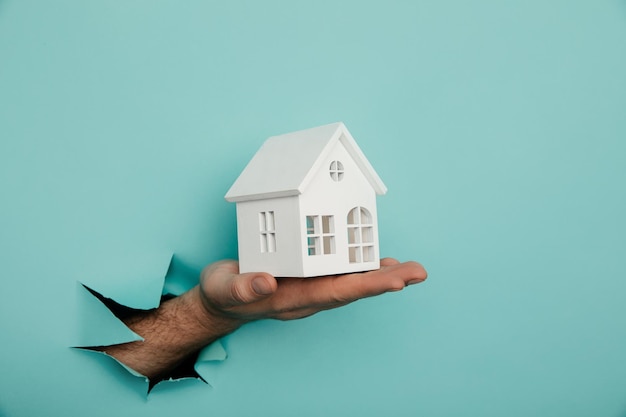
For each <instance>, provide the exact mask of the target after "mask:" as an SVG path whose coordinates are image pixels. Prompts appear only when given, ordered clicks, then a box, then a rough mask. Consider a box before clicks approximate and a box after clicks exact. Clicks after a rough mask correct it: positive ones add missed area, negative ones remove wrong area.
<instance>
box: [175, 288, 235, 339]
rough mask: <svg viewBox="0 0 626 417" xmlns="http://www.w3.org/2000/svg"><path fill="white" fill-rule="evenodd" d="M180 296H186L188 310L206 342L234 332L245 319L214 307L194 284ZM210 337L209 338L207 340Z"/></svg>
mask: <svg viewBox="0 0 626 417" xmlns="http://www.w3.org/2000/svg"><path fill="white" fill-rule="evenodd" d="M182 297H186V298H188V300H186V302H188V303H189V304H188V310H189V312H190V314H192V315H193V316H194V318H195V321H196V323H198V325H199V326H201V327H202V331H203V332H204V333H205V334H206V335H207V344H208V343H211V342H213V341H214V340H217V339H219V338H220V337H222V336H225V335H227V334H229V333H232V332H234V331H235V330H237V329H238V328H239V327H241V326H242V325H244V324H245V323H246V322H247V321H246V320H243V319H241V318H238V317H233V316H230V315H228V314H226V313H225V312H223V311H221V310H219V309H217V308H215V307H214V306H212V305H211V303H210V302H209V301H208V300H207V298H206V296H205V295H204V294H203V293H202V291H201V289H200V287H199V286H195V287H194V288H192V289H191V290H189V291H188V292H187V293H185V294H183V296H182ZM209 339H210V340H209Z"/></svg>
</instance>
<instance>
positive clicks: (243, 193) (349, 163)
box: [226, 123, 387, 277]
mask: <svg viewBox="0 0 626 417" xmlns="http://www.w3.org/2000/svg"><path fill="white" fill-rule="evenodd" d="M386 192H387V188H386V187H385V184H383V182H382V181H381V179H380V178H379V177H378V174H376V171H374V169H373V168H372V166H371V165H370V163H369V162H368V160H367V159H366V158H365V155H363V152H362V151H361V149H360V148H359V147H358V145H357V144H356V142H355V141H354V139H353V138H352V136H351V135H350V132H348V129H346V127H345V125H344V124H343V123H333V124H329V125H325V126H320V127H315V128H312V129H307V130H301V131H298V132H293V133H287V134H285V135H280V136H273V137H270V138H269V139H267V141H266V142H265V143H264V144H263V146H261V148H260V149H259V150H258V152H257V153H256V154H255V155H254V157H253V158H252V160H251V161H250V162H249V163H248V165H247V166H246V168H245V169H244V170H243V172H242V173H241V175H240V176H239V178H237V180H236V181H235V183H234V184H233V185H232V187H231V188H230V190H229V191H228V193H227V194H226V200H228V201H230V202H235V203H236V204H237V229H238V230H237V235H238V240H239V268H240V271H241V272H269V273H270V274H272V275H274V276H278V277H287V276H289V277H313V276H319V275H330V274H340V273H347V272H357V271H367V270H372V269H378V268H379V267H380V258H379V251H378V222H377V219H376V194H385V193H386Z"/></svg>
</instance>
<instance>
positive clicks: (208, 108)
mask: <svg viewBox="0 0 626 417" xmlns="http://www.w3.org/2000/svg"><path fill="white" fill-rule="evenodd" d="M339 120H341V121H344V122H345V123H346V125H347V126H348V128H349V129H350V131H351V133H352V134H353V136H354V137H355V138H356V140H357V141H358V142H359V144H360V146H361V147H362V149H363V151H364V152H365V154H366V155H367V156H368V158H369V159H370V161H371V162H372V164H373V165H374V167H375V168H376V169H377V171H378V172H379V174H380V175H381V177H382V178H383V180H384V181H385V182H386V184H387V186H388V187H389V189H390V192H389V193H388V195H387V196H385V197H383V198H381V199H380V200H379V213H380V227H381V249H382V253H383V255H387V256H395V257H398V258H399V259H402V260H406V259H417V260H420V261H421V262H423V263H424V264H425V265H426V266H427V268H428V270H429V273H430V279H429V281H428V282H427V283H425V284H422V285H419V286H416V287H411V288H409V289H406V290H405V291H403V292H401V293H397V294H389V295H385V296H382V297H379V298H376V299H369V300H365V301H362V302H359V303H357V304H354V305H351V306H348V307H345V308H343V309H340V310H335V311H331V312H325V313H321V314H319V315H317V316H314V317H312V318H309V319H306V320H302V321H297V322H289V323H283V322H274V321H264V322H258V323H253V324H250V325H247V326H245V327H244V328H242V329H240V330H239V331H237V332H236V333H235V334H233V335H231V336H230V337H228V338H227V339H226V340H225V344H226V347H227V350H228V351H229V354H230V357H229V359H228V360H227V361H226V362H224V363H223V364H215V365H203V368H202V371H203V372H204V373H205V374H206V375H208V379H209V380H210V381H211V382H212V384H213V387H208V386H206V385H203V384H201V383H197V382H193V381H188V382H182V383H179V384H175V385H170V386H167V387H161V386H160V387H157V389H156V390H155V391H154V393H153V394H151V396H150V398H149V399H148V400H145V398H144V397H143V396H142V394H141V386H140V384H138V380H137V379H136V378H134V377H132V376H130V375H129V374H127V373H126V372H125V371H123V370H122V369H121V368H119V367H116V366H114V365H113V363H112V362H111V361H110V360H108V359H107V358H104V357H100V356H99V355H98V356H96V355H93V354H88V353H85V352H81V351H76V350H72V349H69V348H68V347H67V346H68V345H70V344H71V343H72V340H73V338H74V337H75V336H76V332H77V331H78V329H79V328H80V326H79V325H78V322H79V321H80V318H81V317H80V314H81V313H80V311H79V310H80V308H78V307H79V303H78V301H77V291H76V288H77V287H76V281H77V280H87V279H88V278H91V277H94V276H97V277H101V278H102V277H106V279H107V280H110V281H107V282H109V283H113V284H120V285H122V286H123V285H126V284H127V285H129V286H130V287H132V288H133V289H134V288H136V285H137V282H143V281H142V280H144V279H145V280H147V281H149V280H150V279H153V278H155V277H154V276H148V275H150V274H149V272H150V271H152V270H153V269H155V268H157V269H158V267H159V265H161V263H162V259H163V258H162V256H164V255H163V253H166V254H167V253H170V252H174V253H176V255H177V256H178V258H177V259H178V260H179V261H180V263H181V265H184V268H189V270H191V271H193V270H199V269H200V268H201V267H202V266H203V265H204V264H206V263H209V262H211V261H214V260H218V259H221V258H224V257H235V256H236V236H235V216H234V206H233V205H230V204H228V203H226V202H225V201H224V200H223V198H222V197H223V195H224V194H225V192H226V190H227V189H228V187H229V186H230V184H231V183H232V182H233V181H234V179H235V178H236V176H237V175H238V174H239V172H240V170H241V169H242V168H243V166H244V165H245V163H246V162H247V161H248V159H249V158H250V157H251V156H252V155H253V154H254V152H255V151H256V150H257V148H258V147H259V146H260V144H261V143H262V141H263V140H264V139H265V138H266V137H267V136H270V135H273V134H279V133H284V132H289V131H292V130H297V129H302V128H308V127H313V126H317V125H320V124H325V123H329V122H334V121H339ZM625 188H626V3H625V2H624V1H617V0H612V1H609V0H601V1H600V0H599V1H569V0H568V1H565V0H563V1H558V0H555V1H550V2H546V1H539V0H534V1H524V2H521V1H518V2H502V1H488V0H480V1H473V2H466V1H458V0H451V1H442V2H435V1H391V2H359V1H343V2H334V1H315V2H308V3H305V2H288V1H266V2H254V1H247V2H242V1H233V2H219V3H218V2H201V1H191V2H175V1H167V2H166V1H160V2H152V1H138V0H134V1H130V2H126V1H106V2H104V1H103V2H81V1H69V0H65V1H62V0H60V1H55V2H44V1H11V0H4V1H0V193H1V194H0V195H1V205H0V212H1V216H0V251H1V252H0V253H1V255H0V256H1V259H2V291H0V325H1V330H2V335H3V336H2V356H1V357H0V369H1V371H0V415H3V416H4V415H6V416H33V415H37V416H55V415H64V416H84V415H90V416H111V415H120V416H125V415H128V416H138V415H151V416H166V415H174V414H175V415H179V414H184V415H213V416H218V415H219V416H249V415H255V416H265V415H267V416H293V415H298V416H319V415H325V416H345V415H358V416H380V415H393V416H415V415H423V416H458V415H480V416H502V415H506V416H528V415H541V416H590V415H593V416H615V417H623V416H624V415H626V360H625V352H626V301H625V294H626V274H625V272H624V270H625V269H624V260H625V259H626V219H625V218H626V217H625V213H626V190H625ZM165 256H167V255H165ZM151 257H153V259H155V263H152V262H151V261H150V259H152V258H151ZM141 271H146V274H148V275H146V276H144V275H142V272H141ZM156 278H158V277H156ZM103 279H104V278H103ZM137 280H139V281H137ZM94 326H97V324H94Z"/></svg>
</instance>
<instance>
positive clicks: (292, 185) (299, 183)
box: [226, 122, 387, 202]
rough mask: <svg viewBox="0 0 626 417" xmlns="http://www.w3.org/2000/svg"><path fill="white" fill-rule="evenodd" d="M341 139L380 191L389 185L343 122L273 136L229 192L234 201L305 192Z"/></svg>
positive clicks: (369, 179)
mask: <svg viewBox="0 0 626 417" xmlns="http://www.w3.org/2000/svg"><path fill="white" fill-rule="evenodd" d="M338 141H339V142H341V143H342V144H343V146H344V147H345V148H346V150H347V151H348V153H349V154H350V156H351V157H352V158H353V159H354V161H355V162H356V164H357V166H358V167H359V168H360V170H361V171H362V172H363V175H364V176H365V178H367V180H368V181H369V183H370V184H371V186H372V188H373V189H374V191H376V193H377V194H385V193H386V192H387V187H385V184H383V182H382V180H381V179H380V177H379V176H378V174H377V173H376V171H374V168H372V165H371V164H370V163H369V161H368V160H367V158H365V155H363V152H362V151H361V149H360V148H359V146H358V145H357V144H356V142H355V141H354V138H352V135H350V132H348V129H346V127H345V125H344V124H343V123H341V122H339V123H332V124H329V125H325V126H319V127H314V128H312V129H306V130H300V131H297V132H292V133H287V134H284V135H280V136H272V137H270V138H269V139H267V140H266V141H265V143H264V144H263V146H261V148H260V149H259V150H258V151H257V153H256V154H255V155H254V157H252V159H251V160H250V162H249V163H248V165H247V166H246V167H245V168H244V170H243V171H242V173H241V175H239V178H237V180H236V181H235V183H234V184H233V185H232V187H230V190H228V192H227V193H226V200H228V201H230V202H238V201H247V200H259V199H265V198H275V197H286V196H292V195H298V194H302V193H303V192H304V191H305V189H306V187H307V185H308V184H309V182H310V181H311V179H312V178H313V176H314V175H315V173H316V172H317V170H318V169H319V168H320V167H321V164H323V163H324V161H325V159H326V157H327V156H328V154H329V153H330V152H331V151H332V149H333V147H334V145H335V144H336V143H337V142H338Z"/></svg>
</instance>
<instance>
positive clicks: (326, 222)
mask: <svg viewBox="0 0 626 417" xmlns="http://www.w3.org/2000/svg"><path fill="white" fill-rule="evenodd" d="M306 236H307V253H308V254H309V256H315V255H330V254H333V253H335V222H334V217H333V216H306Z"/></svg>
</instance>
